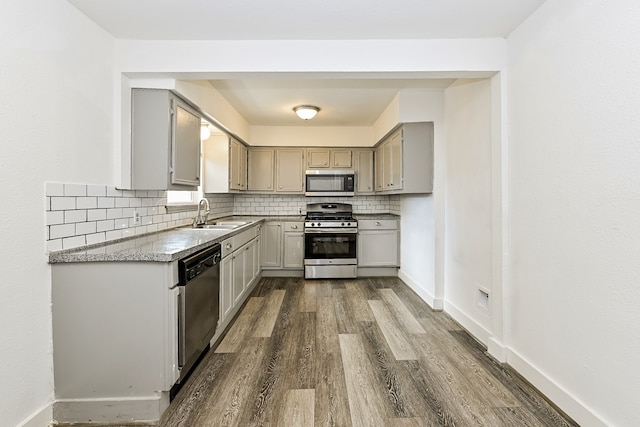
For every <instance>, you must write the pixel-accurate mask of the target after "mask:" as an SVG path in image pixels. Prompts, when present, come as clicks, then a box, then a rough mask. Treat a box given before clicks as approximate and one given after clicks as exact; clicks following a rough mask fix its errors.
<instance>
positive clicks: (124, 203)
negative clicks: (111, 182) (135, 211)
mask: <svg viewBox="0 0 640 427" xmlns="http://www.w3.org/2000/svg"><path fill="white" fill-rule="evenodd" d="M130 200H131V199H129V198H126V197H116V200H115V207H116V208H128V207H129V201H130Z"/></svg>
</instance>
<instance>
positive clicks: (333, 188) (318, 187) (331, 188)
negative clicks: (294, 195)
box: [304, 169, 356, 196]
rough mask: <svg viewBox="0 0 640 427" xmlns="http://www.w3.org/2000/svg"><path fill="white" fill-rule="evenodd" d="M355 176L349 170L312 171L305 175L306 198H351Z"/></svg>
mask: <svg viewBox="0 0 640 427" xmlns="http://www.w3.org/2000/svg"><path fill="white" fill-rule="evenodd" d="M355 178H356V174H355V172H354V171H353V170H351V169H314V170H308V171H306V173H305V184H306V186H305V193H304V194H305V195H306V196H353V195H354V191H355V182H356V179H355Z"/></svg>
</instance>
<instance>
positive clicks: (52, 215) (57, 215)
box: [47, 211, 64, 225]
mask: <svg viewBox="0 0 640 427" xmlns="http://www.w3.org/2000/svg"><path fill="white" fill-rule="evenodd" d="M55 224H64V211H49V212H47V225H55Z"/></svg>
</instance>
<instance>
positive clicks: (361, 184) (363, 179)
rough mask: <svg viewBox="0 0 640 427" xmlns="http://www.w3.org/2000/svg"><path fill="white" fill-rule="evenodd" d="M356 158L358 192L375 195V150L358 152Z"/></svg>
mask: <svg viewBox="0 0 640 427" xmlns="http://www.w3.org/2000/svg"><path fill="white" fill-rule="evenodd" d="M355 156H356V168H355V170H356V192H357V193H358V194H367V193H373V150H366V151H357V152H356V153H355Z"/></svg>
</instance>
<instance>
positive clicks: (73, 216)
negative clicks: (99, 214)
mask: <svg viewBox="0 0 640 427" xmlns="http://www.w3.org/2000/svg"><path fill="white" fill-rule="evenodd" d="M86 220H87V211H86V210H70V211H64V222H65V224H69V223H74V222H85V221H86Z"/></svg>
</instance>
